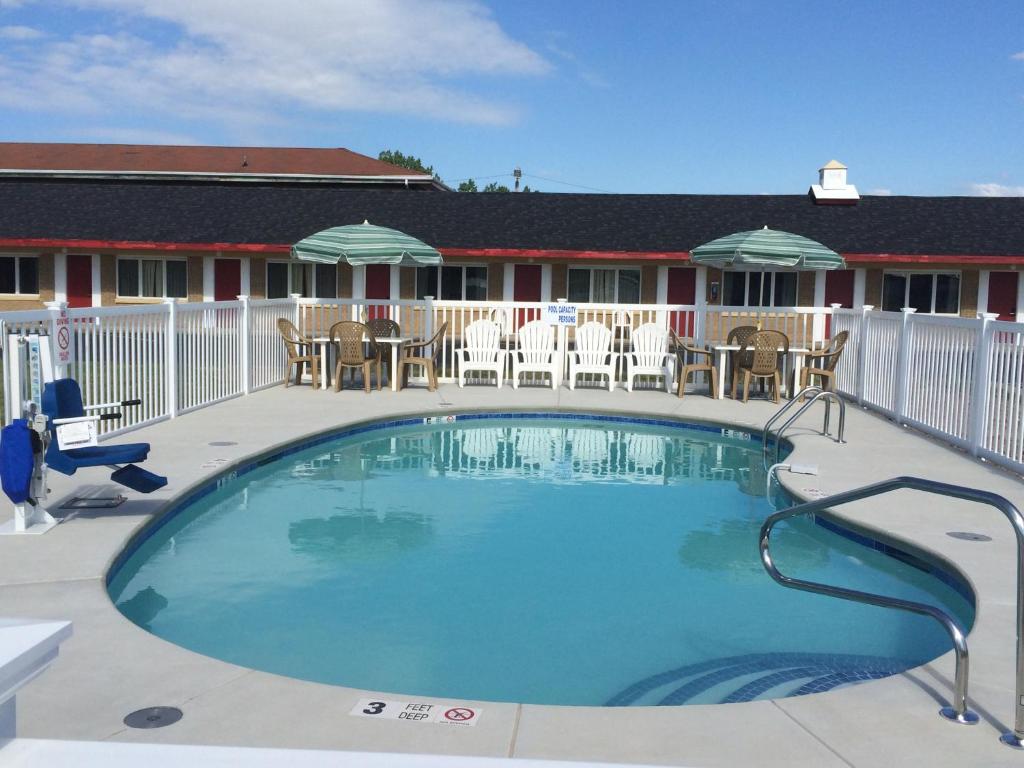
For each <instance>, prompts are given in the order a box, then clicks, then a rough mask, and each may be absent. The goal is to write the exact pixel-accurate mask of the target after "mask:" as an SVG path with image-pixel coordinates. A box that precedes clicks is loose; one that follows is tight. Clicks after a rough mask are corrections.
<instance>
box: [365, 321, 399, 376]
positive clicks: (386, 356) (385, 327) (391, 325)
mask: <svg viewBox="0 0 1024 768" xmlns="http://www.w3.org/2000/svg"><path fill="white" fill-rule="evenodd" d="M366 327H367V328H369V329H370V330H371V331H372V332H373V338H374V339H380V338H386V337H389V336H401V335H402V328H401V326H399V324H398V323H396V322H395V321H394V320H391V319H389V318H386V317H377V318H374V319H373V320H368V321H367V322H366ZM377 357H378V358H380V362H381V364H382V365H383V366H384V367H385V368H387V371H388V381H389V382H390V381H391V377H392V376H394V374H395V372H394V371H392V370H391V349H390V347H388V346H387V345H386V344H378V345H377Z"/></svg>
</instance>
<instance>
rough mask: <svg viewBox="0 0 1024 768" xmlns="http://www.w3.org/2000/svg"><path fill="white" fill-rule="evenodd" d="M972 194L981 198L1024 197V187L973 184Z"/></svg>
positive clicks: (992, 183) (991, 183) (990, 183)
mask: <svg viewBox="0 0 1024 768" xmlns="http://www.w3.org/2000/svg"><path fill="white" fill-rule="evenodd" d="M971 194H972V195H978V196H979V197H1024V186H1019V187H1014V186H1007V185H1005V184H996V183H994V182H989V183H984V184H971Z"/></svg>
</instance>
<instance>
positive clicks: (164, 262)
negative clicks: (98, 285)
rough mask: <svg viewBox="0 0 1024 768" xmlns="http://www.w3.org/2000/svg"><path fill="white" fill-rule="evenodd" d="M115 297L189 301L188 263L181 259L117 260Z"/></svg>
mask: <svg viewBox="0 0 1024 768" xmlns="http://www.w3.org/2000/svg"><path fill="white" fill-rule="evenodd" d="M117 295H118V296H124V297H126V298H145V299H165V298H166V299H184V298H188V264H187V262H185V261H184V260H183V259H131V258H127V259H126V258H120V259H118V260H117Z"/></svg>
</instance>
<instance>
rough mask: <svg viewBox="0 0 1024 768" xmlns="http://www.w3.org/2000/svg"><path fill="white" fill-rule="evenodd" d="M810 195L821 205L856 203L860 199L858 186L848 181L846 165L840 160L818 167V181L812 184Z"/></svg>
mask: <svg viewBox="0 0 1024 768" xmlns="http://www.w3.org/2000/svg"><path fill="white" fill-rule="evenodd" d="M810 195H811V197H813V198H814V202H815V203H818V204H819V205H855V204H856V202H857V201H858V200H860V195H859V194H857V188H856V187H855V186H853V185H852V184H847V183H846V166H845V165H843V164H842V163H840V162H839V161H838V160H830V161H829V162H828V163H826V164H825V165H824V166H822V167H821V168H819V169H818V183H817V184H812V185H811V189H810Z"/></svg>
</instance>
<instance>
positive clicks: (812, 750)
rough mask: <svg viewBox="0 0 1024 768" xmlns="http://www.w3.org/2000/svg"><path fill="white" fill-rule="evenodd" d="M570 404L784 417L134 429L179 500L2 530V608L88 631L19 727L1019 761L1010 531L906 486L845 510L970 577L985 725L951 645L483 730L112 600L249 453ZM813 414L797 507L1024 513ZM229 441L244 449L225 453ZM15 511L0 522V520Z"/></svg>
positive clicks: (858, 426) (680, 755) (661, 752)
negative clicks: (110, 582)
mask: <svg viewBox="0 0 1024 768" xmlns="http://www.w3.org/2000/svg"><path fill="white" fill-rule="evenodd" d="M559 408H562V409H571V410H602V411H614V412H621V413H636V414H641V413H644V414H654V415H657V416H668V417H674V418H681V419H684V420H687V419H688V420H708V421H715V422H724V423H730V424H735V425H738V426H739V427H741V428H748V429H753V430H757V431H760V429H761V427H762V426H763V425H764V423H765V421H766V420H767V419H768V418H769V417H770V416H771V414H772V413H774V411H775V410H776V407H775V406H774V405H773V404H772V403H770V402H767V403H766V402H763V401H756V402H755V401H752V402H750V403H749V404H746V405H743V404H739V403H736V402H733V401H732V400H724V401H717V400H711V399H709V398H707V397H704V396H702V395H687V397H686V398H685V399H684V400H682V401H680V400H679V399H677V398H676V397H675V396H670V395H667V394H665V393H664V392H658V391H634V392H632V393H628V392H625V391H624V390H623V389H621V388H619V389H616V391H615V392H611V393H609V392H607V391H606V390H603V389H602V390H597V389H577V390H576V391H574V392H572V391H569V390H568V389H566V388H559V389H558V390H555V391H552V390H550V389H548V388H533V387H530V388H520V389H519V390H518V391H513V390H512V389H511V388H510V387H508V386H506V387H504V388H502V389H501V390H497V389H496V388H494V387H493V386H491V387H480V386H476V387H466V388H465V389H459V388H458V387H456V386H454V385H446V386H442V387H441V388H440V389H439V390H438V391H437V392H435V393H429V392H427V391H426V390H424V389H422V388H417V389H409V390H405V391H403V392H401V393H398V394H395V393H391V392H388V391H387V390H385V391H383V392H376V391H374V392H373V393H372V394H370V395H366V394H364V393H363V392H362V391H361V390H359V391H345V392H342V393H340V394H335V393H333V392H310V391H309V389H308V387H302V388H298V389H293V388H289V389H287V390H285V389H283V388H281V387H275V388H273V389H270V390H265V391H262V392H259V393H256V394H254V395H250V396H248V397H244V398H238V399H235V400H230V401H227V402H224V403H221V404H218V405H216V406H213V407H211V408H207V409H204V410H200V411H196V412H193V413H190V414H186V415H184V416H181V417H179V418H177V419H173V420H170V421H165V422H161V423H159V424H155V425H152V426H150V427H146V428H144V429H142V430H139V431H137V432H133V433H131V434H130V435H127V436H125V437H123V438H120V440H123V441H131V442H135V441H140V440H144V441H149V442H152V444H153V450H152V453H151V454H150V461H149V464H148V465H147V466H149V467H151V468H153V469H155V470H156V471H159V472H161V473H163V474H166V475H167V476H168V477H169V478H170V479H171V482H170V483H169V485H168V487H167V488H165V489H163V490H161V491H158V492H157V493H154V494H151V495H150V496H148V497H139V496H137V495H135V494H132V493H131V492H126V495H128V497H129V501H128V502H127V503H125V504H123V505H122V506H121V507H119V508H117V509H114V510H93V511H79V512H77V513H74V514H70V515H69V517H68V518H67V519H66V520H65V521H64V522H63V523H62V524H61V525H59V526H57V527H56V528H55V529H54V530H52V531H50V532H49V533H47V534H45V535H43V536H8V537H0V616H18V617H33V618H45V619H66V620H71V621H73V622H74V636H73V637H72V638H71V639H70V640H68V641H66V642H65V643H64V645H63V646H62V652H61V655H60V657H59V658H58V659H57V661H56V662H55V663H54V664H53V666H52V667H51V668H50V669H49V670H48V671H47V672H46V673H45V674H43V675H42V676H41V677H39V678H38V679H36V680H35V681H33V682H32V683H31V684H29V685H28V686H26V687H25V688H24V689H23V690H22V691H21V692H20V694H19V696H18V705H19V706H18V715H19V718H18V723H19V728H18V735H19V736H23V737H30V738H45V739H77V740H86V741H100V740H113V741H132V742H163V743H175V744H202V745H228V746H257V747H284V748H306V749H344V750H363V751H379V752H421V753H435V754H450V755H477V756H512V757H529V758H547V759H565V760H573V759H575V760H594V761H610V762H630V763H651V764H680V765H682V764H686V765H708V766H710V765H787V766H833V765H834V766H843V765H855V766H872V765H882V764H886V765H889V764H893V763H907V764H927V765H934V766H939V765H951V766H952V765H956V766H964V765H986V766H993V765H1024V752H1018V751H1015V750H1012V749H1009V748H1007V747H1005V746H1002V745H1001V744H999V742H998V737H999V735H1000V733H1002V732H1003V731H1005V730H1007V729H1008V728H1009V727H1010V726H1011V725H1012V718H1013V703H1014V701H1013V700H1014V680H1015V672H1014V670H1015V648H1016V645H1015V639H1016V626H1015V615H1016V614H1015V611H1016V602H1015V601H1016V592H1017V585H1016V549H1015V541H1014V536H1013V531H1012V529H1011V527H1010V525H1009V523H1007V521H1006V520H1005V518H1004V517H1003V516H1002V515H1001V514H999V513H998V512H997V511H996V510H994V509H991V508H989V507H984V506H979V505H972V504H969V503H966V502H961V501H957V500H953V499H948V498H941V497H937V496H932V495H925V494H919V493H915V492H911V491H899V492H897V493H895V494H891V495H889V496H885V497H881V498H876V499H871V500H866V501H863V502H858V503H856V504H851V505H848V506H846V507H843V508H840V510H839V516H842V517H847V518H849V519H850V520H852V521H855V522H856V523H857V525H859V526H867V527H870V528H872V529H874V530H877V531H880V532H881V533H883V534H884V535H886V536H890V537H895V538H898V539H900V540H903V541H906V542H909V543H911V544H913V545H914V547H916V548H918V549H920V550H923V551H925V552H928V553H931V554H933V555H937V556H939V557H941V558H945V559H946V560H948V561H950V562H954V563H956V565H957V568H958V569H959V570H960V571H961V572H962V573H963V574H964V576H965V577H966V578H967V579H968V580H969V581H970V583H971V585H972V587H973V588H974V589H975V591H976V593H977V595H978V610H977V619H976V622H975V625H974V628H973V629H972V632H971V634H970V636H969V638H968V644H969V647H970V651H971V685H970V691H969V694H970V704H971V708H972V709H974V710H975V711H976V712H978V714H979V715H981V718H982V721H981V723H979V724H978V725H975V726H970V727H968V726H960V725H956V724H953V723H950V722H947V721H945V720H943V719H941V718H940V717H939V716H938V714H937V711H938V709H939V707H940V706H941V705H943V704H945V703H948V701H949V698H950V694H951V681H952V675H953V658H952V654H951V653H950V654H946V655H945V656H943V657H941V658H939V659H937V660H935V661H934V662H932V663H930V664H927V665H925V666H923V667H918V668H916V669H913V670H910V671H908V672H906V673H904V674H901V675H897V676H894V677H890V678H886V679H884V680H879V681H874V682H869V683H864V684H861V685H856V686H851V687H847V688H842V689H837V690H834V691H832V692H829V693H823V694H814V695H810V696H802V697H796V698H787V699H777V700H772V701H756V702H750V703H745V704H730V705H706V706H685V707H637V708H596V707H595V708H591V707H551V706H538V705H516V704H500V703H490V702H479V703H477V704H478V705H479V707H480V708H481V709H482V710H483V714H482V715H481V719H480V722H479V724H478V725H477V726H475V727H473V728H446V727H436V726H432V725H427V724H420V723H408V722H402V721H377V720H371V719H368V718H361V717H350V716H349V711H350V710H351V709H352V708H353V706H354V705H355V703H356V702H357V701H358V700H359V699H360V698H363V697H366V696H368V695H370V694H369V693H368V692H366V691H360V690H354V689H348V688H342V687H336V686H328V685H321V684H317V683H309V682H304V681H300V680H295V679H291V678H286V677H281V676H277V675H273V674H269V673H264V672H260V671H255V670H250V669H245V668H242V667H237V666H234V665H231V664H228V663H225V662H222V661H218V660H216V659H212V658H208V657H205V656H201V655H199V654H196V653H193V652H191V651H188V650H185V649H184V648H181V647H178V646H175V645H172V644H171V643H168V642H166V641H164V640H161V639H160V638H158V637H156V636H154V635H151V634H149V633H148V632H146V631H144V630H143V629H140V628H139V627H137V626H136V625H134V624H132V623H131V622H129V621H128V620H127V619H125V618H124V617H123V616H122V615H121V614H120V613H119V612H118V611H117V610H116V609H115V608H114V606H113V605H112V603H111V602H110V599H109V598H108V597H107V593H106V590H105V583H104V578H105V575H106V573H107V570H108V568H109V566H110V564H111V562H112V560H113V559H114V558H115V557H116V556H117V554H118V553H119V552H120V551H121V549H122V548H123V547H124V545H125V544H126V543H127V542H128V540H129V539H130V538H131V536H132V535H133V534H134V533H136V532H137V531H138V530H139V529H140V528H141V527H142V526H144V525H145V524H146V523H147V522H148V521H149V520H150V519H152V517H153V516H154V515H155V514H157V513H158V512H159V511H160V509H161V508H162V507H163V505H164V504H165V503H166V502H167V501H168V500H169V499H171V498H172V497H174V496H177V495H178V494H180V493H182V492H183V491H185V490H186V489H187V488H189V487H191V486H194V485H196V484H199V483H202V482H203V481H205V480H208V479H209V478H211V477H213V476H215V475H217V474H219V473H221V472H223V471H225V470H226V469H229V468H230V467H231V465H232V464H234V463H239V462H242V461H243V459H245V458H247V457H251V456H253V455H254V454H259V453H264V452H266V451H267V450H268V449H272V448H273V447H275V446H280V445H284V444H287V443H289V442H292V441H294V440H296V439H298V438H301V437H303V436H305V435H309V434H311V433H316V432H321V431H325V430H330V429H335V428H338V427H341V426H343V425H345V424H348V423H352V422H356V421H363V420H371V419H379V418H384V417H394V416H400V415H409V414H443V413H446V412H458V411H460V410H472V409H488V410H491V409H493V410H502V409H510V410H514V409H520V410H521V409H559ZM816 408H820V406H816ZM820 418H821V415H820V412H818V411H815V413H814V414H813V415H808V416H807V417H806V420H805V421H802V422H801V427H802V428H800V429H794V430H793V432H792V437H793V442H794V445H795V452H794V454H793V455H792V456H791V459H792V460H793V461H802V462H807V463H815V464H818V465H819V475H818V476H816V477H812V476H802V475H788V473H782V479H783V482H784V483H785V484H786V485H787V486H788V487H789V488H790V490H792V491H793V492H794V493H796V494H798V495H801V494H802V495H804V496H806V495H807V494H808V491H810V490H813V489H818V490H821V491H824V492H825V493H836V492H839V491H843V490H848V489H850V488H854V487H858V486H861V485H864V484H867V483H871V482H875V481H878V480H883V479H887V478H890V477H893V476H896V475H917V476H921V477H927V478H933V479H938V480H942V481H944V482H950V483H957V484H963V485H969V486H973V487H977V488H982V489H985V490H989V491H992V492H995V493H998V494H1001V495H1003V496H1006V497H1007V498H1008V499H1010V501H1012V502H1013V503H1015V504H1017V505H1018V506H1019V507H1024V483H1022V482H1021V481H1020V480H1019V479H1018V478H1016V477H1014V476H1012V475H1009V474H1007V473H1005V472H1003V471H1001V470H998V469H995V468H992V467H990V466H989V465H986V464H982V463H979V462H977V461H974V460H972V459H970V458H969V457H966V456H964V455H963V454H962V453H960V452H958V451H956V450H954V449H951V448H948V447H946V446H944V445H941V444H939V443H937V442H935V441H933V440H930V439H927V438H924V437H922V436H921V435H919V434H917V433H914V432H912V431H909V430H906V429H902V428H899V427H896V426H894V425H893V424H891V423H889V422H887V421H885V420H883V419H881V418H878V417H876V416H874V415H872V414H869V413H866V412H863V411H860V410H859V409H857V408H856V407H853V406H851V407H849V408H848V416H847V425H846V438H847V441H848V442H847V444H845V445H839V444H836V443H835V442H833V441H832V440H830V439H827V438H825V437H822V436H821V435H820V434H815V433H814V432H813V429H814V428H815V427H820V424H821V422H820ZM225 441H231V442H234V443H237V444H235V445H229V446H224V445H220V446H217V445H210V443H214V442H225ZM218 459H219V460H226V462H225V463H217V462H215V461H214V460H218ZM105 477H106V475H104V474H103V472H102V471H83V472H81V473H79V474H78V475H76V476H75V477H74V478H68V477H64V476H62V475H58V474H56V473H51V474H50V478H51V487H52V488H53V496H52V497H51V498H52V499H53V503H52V504H51V508H52V509H55V510H56V509H57V508H58V507H59V506H60V501H61V499H62V498H64V497H70V496H72V495H77V494H79V493H80V492H81V490H82V487H83V486H90V487H95V486H106V485H108V483H106V482H105ZM110 487H113V486H110ZM58 511H59V513H60V514H65V513H66V511H61V510H58ZM7 516H9V512H7V511H5V512H4V513H3V518H2V519H6V517H7ZM948 531H973V532H977V533H983V534H986V535H988V536H991V537H992V541H989V542H973V541H965V540H960V539H954V538H951V537H949V536H947V535H946V533H947V532H948ZM781 565H782V567H783V568H785V564H784V563H783V564H781ZM765 578H766V579H767V578H768V576H767V574H766V575H765ZM779 589H782V587H779ZM822 599H824V598H822ZM796 629H797V628H794V631H796ZM386 697H388V698H392V699H394V698H403V697H401V696H398V695H396V694H387V695H386ZM404 698H408V697H404ZM416 698H417V699H424V698H425V697H416ZM426 700H429V699H426ZM154 705H170V706H177V707H180V708H181V709H182V710H183V711H184V717H183V719H182V720H181V721H179V722H178V723H176V724H174V725H172V726H169V727H167V728H163V729H158V730H132V729H128V728H126V727H125V726H124V725H123V723H122V719H123V718H124V716H125V715H126V714H128V713H129V712H132V711H134V710H137V709H140V708H143V707H149V706H154Z"/></svg>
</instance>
